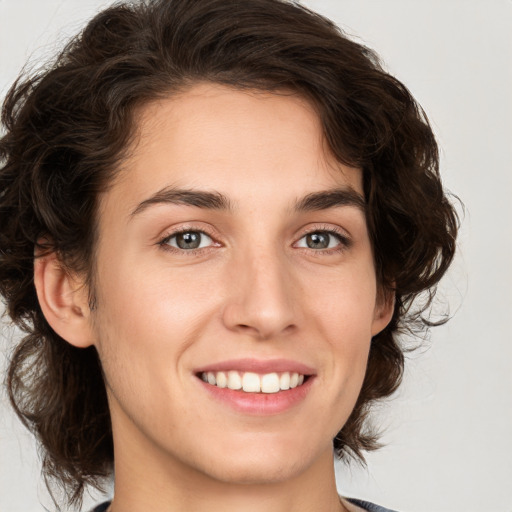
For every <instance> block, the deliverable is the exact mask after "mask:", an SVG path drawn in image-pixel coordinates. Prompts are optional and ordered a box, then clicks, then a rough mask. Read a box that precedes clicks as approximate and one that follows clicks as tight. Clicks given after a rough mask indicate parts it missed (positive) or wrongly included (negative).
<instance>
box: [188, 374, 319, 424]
mask: <svg viewBox="0 0 512 512" xmlns="http://www.w3.org/2000/svg"><path fill="white" fill-rule="evenodd" d="M197 380H198V382H199V383H200V384H201V385H202V386H203V389H204V390H205V391H206V392H207V393H209V394H210V396H212V397H213V398H215V399H216V400H219V401H221V402H223V403H225V404H226V405H228V406H229V407H231V408H232V409H234V410H236V411H238V412H241V413H244V414H252V415H258V416H260V415H269V414H279V413H282V412H285V411H286V410H288V409H291V408H292V407H294V406H296V405H298V404H299V403H301V402H302V401H303V400H304V399H305V398H306V396H307V394H308V393H309V391H310V390H311V386H312V384H313V381H314V377H313V376H309V377H308V378H307V379H306V381H305V382H304V384H302V385H300V386H297V387H296V388H293V389H287V390H285V391H278V392H277V393H245V392H244V391H235V390H233V389H229V388H219V387H218V386H212V385H211V384H208V383H206V382H204V381H202V380H201V379H200V378H197Z"/></svg>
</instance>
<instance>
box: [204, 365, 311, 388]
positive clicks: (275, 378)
mask: <svg viewBox="0 0 512 512" xmlns="http://www.w3.org/2000/svg"><path fill="white" fill-rule="evenodd" d="M200 377H201V379H202V380H203V381H204V382H207V383H208V384H211V385H212V386H217V387H219V388H229V389H234V390H243V391H244V392H246V393H277V392H279V391H285V390H287V389H293V388H296V387H297V386H301V385H302V384H303V383H304V375H301V374H299V373H296V372H283V373H280V374H278V373H266V374H264V375H259V374H257V373H253V372H244V373H240V372H237V371H236V370H230V371H229V372H203V373H201V375H200Z"/></svg>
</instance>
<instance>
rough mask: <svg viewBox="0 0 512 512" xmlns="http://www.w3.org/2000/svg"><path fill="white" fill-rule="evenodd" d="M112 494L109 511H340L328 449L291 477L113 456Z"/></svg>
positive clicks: (144, 456)
mask: <svg viewBox="0 0 512 512" xmlns="http://www.w3.org/2000/svg"><path fill="white" fill-rule="evenodd" d="M115 475H116V476H115V497H114V500H113V502H112V505H111V507H110V509H109V512H141V511H149V510H150V511H151V512H240V511H244V512H319V511H321V512H340V511H346V510H347V508H346V507H345V506H344V505H343V503H341V502H340V499H339V496H338V494H337V489H336V482H335V473H334V461H333V455H332V450H331V449H327V450H325V453H323V454H322V455H321V456H320V457H319V458H318V459H317V460H315V461H314V462H313V464H311V465H310V466H309V467H307V468H305V469H304V470H303V471H301V472H298V473H297V474H294V475H293V476H292V477H291V478H287V479H285V480H282V481H272V482H251V483H243V484H240V483H235V482H232V481H221V480H219V479H215V478H212V477H211V476H210V475H207V474H204V473H202V472H199V471H197V470H195V469H193V468H190V467H189V466H185V465H183V464H181V463H180V462H179V461H176V460H169V459H167V460H162V459H161V458H160V459H159V458H158V457H151V454H150V451H149V450H146V451H144V452H141V453H138V454H133V453H129V451H126V450H125V451H123V453H122V454H119V457H117V456H116V470H115Z"/></svg>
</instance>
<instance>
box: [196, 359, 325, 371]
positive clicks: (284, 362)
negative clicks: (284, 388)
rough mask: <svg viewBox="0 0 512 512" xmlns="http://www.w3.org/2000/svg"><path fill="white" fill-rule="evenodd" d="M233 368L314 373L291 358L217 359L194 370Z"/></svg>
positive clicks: (224, 369)
mask: <svg viewBox="0 0 512 512" xmlns="http://www.w3.org/2000/svg"><path fill="white" fill-rule="evenodd" d="M229 370H235V371H239V372H254V373H260V374H265V373H274V372H275V373H281V372H295V373H300V374H302V375H314V374H315V370H314V369H313V368H311V366H308V365H306V364H304V363H300V362H298V361H293V360H291V359H266V360H265V359H253V358H245V359H230V360H227V361H219V362H218V363H212V364H209V365H206V366H201V367H200V368H197V369H196V370H195V373H204V372H222V371H229Z"/></svg>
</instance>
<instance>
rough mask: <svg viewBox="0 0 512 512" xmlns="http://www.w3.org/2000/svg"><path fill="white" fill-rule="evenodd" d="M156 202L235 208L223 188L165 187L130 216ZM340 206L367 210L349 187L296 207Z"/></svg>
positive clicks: (305, 199) (300, 209)
mask: <svg viewBox="0 0 512 512" xmlns="http://www.w3.org/2000/svg"><path fill="white" fill-rule="evenodd" d="M156 204H177V205H187V206H196V207H197V208H204V209H208V210H228V211H230V210H233V205H232V203H231V201H230V199H229V198H228V197H227V196H225V195H224V194H222V193H221V192H216V191H213V192H210V191H205V190H192V189H179V188H174V187H166V188H163V189H162V190H159V191H158V192H156V193H155V194H153V195H152V196H151V197H149V198H148V199H145V200H144V201H142V202H141V203H139V204H138V205H137V207H136V208H135V209H134V210H133V211H132V213H131V216H132V217H133V216H135V215H137V214H139V213H141V212H143V211H144V210H146V209H147V208H149V207H150V206H152V205H156ZM340 206H352V207H356V208H358V209H360V210H362V211H363V213H364V212H365V209H366V202H365V200H364V198H363V196H362V195H361V194H359V193H358V192H356V191H355V190H354V189H352V188H350V187H348V188H336V189H330V190H323V191H319V192H312V193H311V194H307V195H306V196H304V197H303V198H301V199H298V200H297V201H296V202H295V205H294V207H293V209H294V210H295V211H297V212H310V211H320V210H327V209H329V208H336V207H340Z"/></svg>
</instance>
